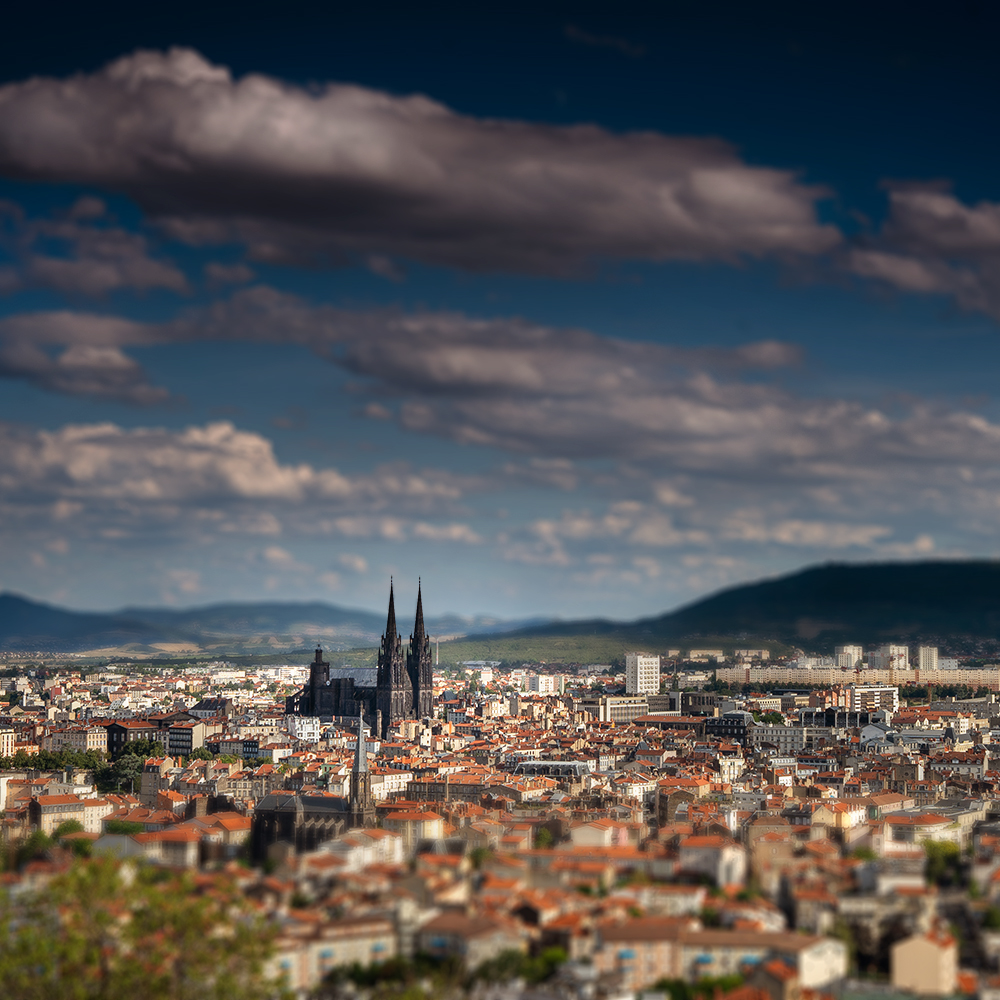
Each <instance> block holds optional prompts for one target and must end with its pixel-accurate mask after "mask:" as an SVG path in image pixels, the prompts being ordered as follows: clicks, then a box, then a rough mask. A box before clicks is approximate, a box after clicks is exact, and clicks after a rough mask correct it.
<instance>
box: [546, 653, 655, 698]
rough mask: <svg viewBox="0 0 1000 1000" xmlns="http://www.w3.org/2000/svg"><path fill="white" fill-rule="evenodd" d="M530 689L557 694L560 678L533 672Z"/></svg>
mask: <svg viewBox="0 0 1000 1000" xmlns="http://www.w3.org/2000/svg"><path fill="white" fill-rule="evenodd" d="M657 662H659V660H657ZM528 690H529V691H531V692H533V693H537V694H556V693H557V692H558V690H559V678H558V677H554V676H553V675H552V674H532V675H531V676H530V677H529V678H528ZM657 690H659V688H657Z"/></svg>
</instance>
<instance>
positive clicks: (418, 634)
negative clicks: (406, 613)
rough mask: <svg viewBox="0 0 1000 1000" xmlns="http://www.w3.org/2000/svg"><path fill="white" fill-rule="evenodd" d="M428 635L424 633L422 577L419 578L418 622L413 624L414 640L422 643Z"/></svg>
mask: <svg viewBox="0 0 1000 1000" xmlns="http://www.w3.org/2000/svg"><path fill="white" fill-rule="evenodd" d="M425 635H426V632H425V631H424V602H423V598H422V597H421V595H420V577H417V620H416V622H414V624H413V636H412V638H413V639H414V640H415V641H416V642H421V641H422V640H423V638H424V636H425Z"/></svg>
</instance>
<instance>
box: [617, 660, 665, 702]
mask: <svg viewBox="0 0 1000 1000" xmlns="http://www.w3.org/2000/svg"><path fill="white" fill-rule="evenodd" d="M625 693H626V694H659V693H660V658H659V656H651V655H650V654H649V653H626V654H625Z"/></svg>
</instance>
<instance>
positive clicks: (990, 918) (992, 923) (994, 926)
mask: <svg viewBox="0 0 1000 1000" xmlns="http://www.w3.org/2000/svg"><path fill="white" fill-rule="evenodd" d="M983 927H985V928H986V930H988V931H1000V908H998V907H996V906H988V907H987V908H986V912H985V913H984V914H983Z"/></svg>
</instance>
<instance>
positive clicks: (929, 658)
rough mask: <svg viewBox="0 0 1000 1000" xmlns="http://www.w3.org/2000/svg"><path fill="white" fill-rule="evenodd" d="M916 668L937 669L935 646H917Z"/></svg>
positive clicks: (936, 650) (936, 649)
mask: <svg viewBox="0 0 1000 1000" xmlns="http://www.w3.org/2000/svg"><path fill="white" fill-rule="evenodd" d="M917 669H918V670H937V669H938V648H937V646H920V647H918V648H917Z"/></svg>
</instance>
